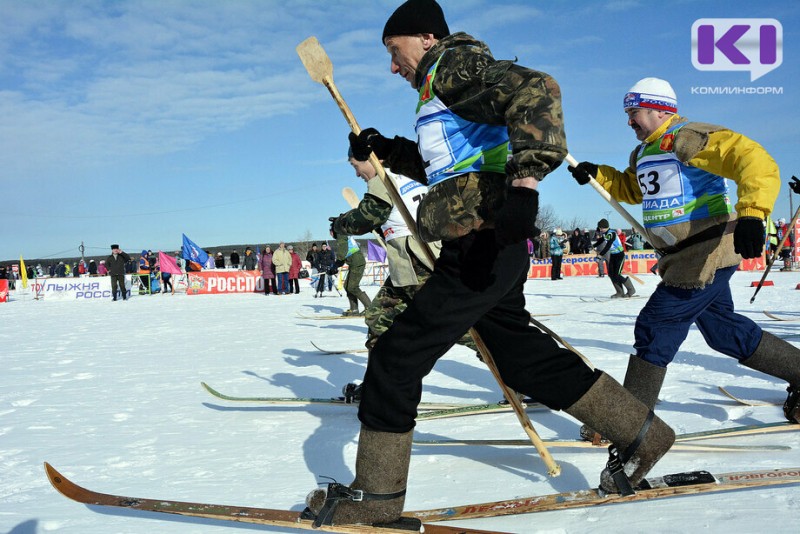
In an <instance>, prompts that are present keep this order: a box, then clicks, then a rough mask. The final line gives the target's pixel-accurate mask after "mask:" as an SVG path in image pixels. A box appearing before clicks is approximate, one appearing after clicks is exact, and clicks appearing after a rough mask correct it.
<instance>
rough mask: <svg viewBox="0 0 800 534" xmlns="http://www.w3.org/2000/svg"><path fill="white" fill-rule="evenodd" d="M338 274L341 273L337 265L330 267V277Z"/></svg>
mask: <svg viewBox="0 0 800 534" xmlns="http://www.w3.org/2000/svg"><path fill="white" fill-rule="evenodd" d="M338 272H339V268H338V267H337V266H336V264H335V263H334V264H333V265H331V266H330V267H328V274H329V275H331V276H333V275H335V274H336V273H338Z"/></svg>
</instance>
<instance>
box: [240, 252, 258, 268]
mask: <svg viewBox="0 0 800 534" xmlns="http://www.w3.org/2000/svg"><path fill="white" fill-rule="evenodd" d="M257 264H258V258H256V255H255V254H254V253H253V249H251V248H250V247H247V248H246V249H244V264H243V265H242V270H243V271H255V270H256V265H257Z"/></svg>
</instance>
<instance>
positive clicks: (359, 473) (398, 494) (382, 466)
mask: <svg viewBox="0 0 800 534" xmlns="http://www.w3.org/2000/svg"><path fill="white" fill-rule="evenodd" d="M413 435H414V431H413V430H410V431H408V432H404V433H402V434H397V433H394V432H379V431H377V430H371V429H370V428H367V427H366V426H364V425H361V434H360V436H359V438H358V452H357V453H356V478H355V480H354V481H353V483H352V484H350V486H349V487H348V486H342V485H340V484H331V485H329V486H328V489H327V490H323V489H318V490H314V491H312V492H311V493H309V494H308V496H307V497H306V504H308V508H309V509H310V510H311V512H312V513H313V514H314V516H315V517H316V522H317V523H315V524H319V525H323V524H325V525H351V524H361V525H372V524H375V523H391V522H393V521H396V520H397V519H398V518H399V517H400V514H401V513H402V512H403V504H404V503H405V490H406V481H407V479H408V464H409V462H410V460H411V440H412V438H413ZM361 492H363V495H362V494H361Z"/></svg>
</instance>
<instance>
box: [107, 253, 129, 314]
mask: <svg viewBox="0 0 800 534" xmlns="http://www.w3.org/2000/svg"><path fill="white" fill-rule="evenodd" d="M130 260H131V257H130V256H129V255H128V254H127V253H126V252H124V251H122V250H120V248H119V245H117V244H114V245H111V255H110V256H108V257H107V258H106V268H107V269H108V274H109V276H111V297H112V300H117V290H118V289H119V291H120V292H121V293H122V300H126V299H127V298H128V290H127V288H126V287H125V264H126V263H128V262H129V261H130Z"/></svg>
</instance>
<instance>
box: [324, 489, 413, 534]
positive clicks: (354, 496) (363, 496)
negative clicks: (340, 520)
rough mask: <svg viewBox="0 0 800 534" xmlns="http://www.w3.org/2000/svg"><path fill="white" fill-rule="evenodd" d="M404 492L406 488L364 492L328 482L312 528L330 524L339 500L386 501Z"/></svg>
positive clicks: (400, 495)
mask: <svg viewBox="0 0 800 534" xmlns="http://www.w3.org/2000/svg"><path fill="white" fill-rule="evenodd" d="M405 494H406V489H405V488H403V489H402V490H400V491H395V492H394V493H366V492H364V490H359V489H352V488H350V487H348V486H345V485H344V484H339V483H338V482H331V483H330V484H328V491H327V494H326V496H325V504H324V505H323V506H322V509H321V510H320V511H319V514H317V517H316V518H315V519H314V528H319V527H320V526H322V525H331V524H332V523H331V521H333V512H334V511H335V510H336V506H338V504H339V503H340V502H341V501H352V502H363V501H388V500H391V499H397V498H398V497H402V496H403V495H405Z"/></svg>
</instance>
